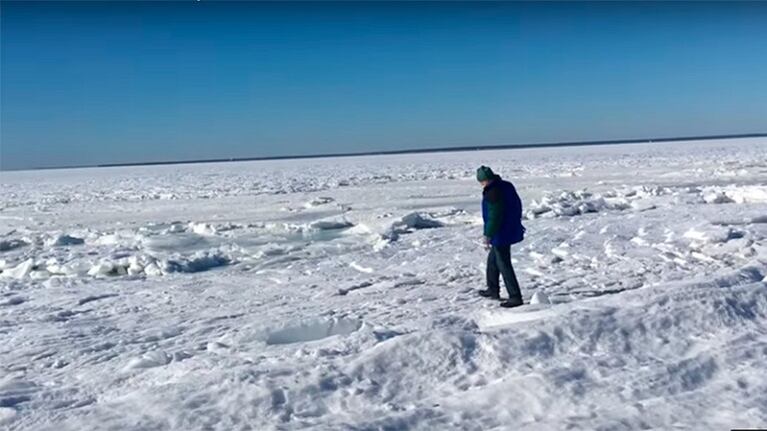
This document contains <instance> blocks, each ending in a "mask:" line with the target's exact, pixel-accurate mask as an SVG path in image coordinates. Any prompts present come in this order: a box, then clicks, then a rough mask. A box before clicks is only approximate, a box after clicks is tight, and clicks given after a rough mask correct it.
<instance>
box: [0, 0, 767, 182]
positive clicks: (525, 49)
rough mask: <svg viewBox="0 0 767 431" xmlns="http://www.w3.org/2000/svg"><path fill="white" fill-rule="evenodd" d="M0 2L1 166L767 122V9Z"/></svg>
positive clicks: (746, 129) (677, 131) (705, 129)
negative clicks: (0, 49)
mask: <svg viewBox="0 0 767 431" xmlns="http://www.w3.org/2000/svg"><path fill="white" fill-rule="evenodd" d="M0 8H1V9H2V10H1V11H0V19H1V20H2V22H1V23H0V24H1V27H0V32H1V34H0V36H2V38H1V41H0V43H1V44H2V46H1V48H2V52H1V53H0V55H1V59H0V60H1V62H0V72H1V73H0V85H1V86H2V87H1V88H0V90H1V93H0V102H1V104H0V126H1V129H0V132H1V135H0V139H1V140H2V141H1V142H0V167H1V168H2V169H19V168H31V167H44V166H70V165H88V164H97V163H126V162H143V161H157V160H191V159H204V158H228V157H258V156H274V155H294V154H295V155H299V154H318V153H339V152H358V151H371V150H397V149H411V148H429V147H448V146H464V145H492V144H513V143H535V142H550V141H577V140H599V139H624V138H635V137H653V136H656V137H660V136H683V135H706V134H726V133H751V132H764V131H767V3H702V4H693V3H642V4H627V3H599V4H596V3H538V4H529V3H527V4H521V3H285V4H274V3H271V4H259V3H220V2H205V1H202V2H162V3H152V2H145V3H140V2H84V3H65V2H62V3H57V2H54V3H36V2H20V3H12V2H3V3H2V5H1V6H0Z"/></svg>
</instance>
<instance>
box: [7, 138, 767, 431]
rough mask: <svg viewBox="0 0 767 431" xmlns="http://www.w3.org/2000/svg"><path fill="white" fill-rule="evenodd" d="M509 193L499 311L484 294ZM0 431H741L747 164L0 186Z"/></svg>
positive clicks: (594, 163) (628, 151) (762, 186)
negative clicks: (499, 204)
mask: <svg viewBox="0 0 767 431" xmlns="http://www.w3.org/2000/svg"><path fill="white" fill-rule="evenodd" d="M482 164H485V165H489V166H491V167H493V169H494V170H496V171H497V172H499V173H500V174H501V175H503V176H504V177H507V178H509V179H511V180H512V181H513V182H514V183H515V185H516V187H517V189H518V190H519V192H520V194H521V196H522V198H523V201H524V209H525V220H524V221H523V222H524V224H525V226H526V228H527V233H526V238H525V241H524V242H522V243H521V244H518V245H515V246H514V247H513V248H512V255H513V259H514V265H515V268H516V274H517V277H518V278H519V281H520V284H521V286H522V291H523V295H524V298H525V301H526V302H527V303H528V304H529V305H525V306H523V307H520V308H515V309H511V310H508V309H502V308H500V307H498V303H497V301H491V300H486V299H482V298H479V297H478V296H477V295H476V290H477V289H479V288H483V287H484V273H483V270H484V264H485V260H486V252H485V251H484V250H483V248H482V242H481V238H482V231H481V228H482V220H481V214H480V208H479V200H480V197H481V187H480V186H479V185H478V183H477V182H476V180H475V179H474V172H475V169H476V168H477V167H478V166H479V165H482ZM0 194H1V195H2V196H3V199H2V200H0V428H3V429H11V430H46V429H50V430H53V429H56V430H83V429H120V430H146V429H163V430H166V429H167V430H192V429H205V430H232V429H258V430H271V429H274V430H293V429H317V430H337V429H343V430H347V429H348V430H384V429H391V430H435V429H445V430H447V429H465V430H493V429H495V430H502V429H520V430H557V429H568V428H572V429H701V430H718V429H731V428H748V427H760V426H761V427H764V426H765V424H767V397H765V395H764V394H767V377H765V376H767V362H765V357H767V140H765V139H742V140H721V141H705V142H677V143H654V144H637V145H609V146H598V147H573V148H552V149H523V150H504V151H479V152H462V153H442V154H420V155H397V156H373V157H350V158H335V159H333V158H328V159H308V160H281V161H269V162H243V163H216V164H198V165H171V166H145V167H121V168H93V169H70V170H45V171H27V172H3V173H2V178H1V179H0Z"/></svg>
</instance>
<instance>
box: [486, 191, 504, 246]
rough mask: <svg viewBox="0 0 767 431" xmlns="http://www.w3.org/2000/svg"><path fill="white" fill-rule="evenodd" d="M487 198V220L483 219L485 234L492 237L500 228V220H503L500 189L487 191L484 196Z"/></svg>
mask: <svg viewBox="0 0 767 431" xmlns="http://www.w3.org/2000/svg"><path fill="white" fill-rule="evenodd" d="M485 199H486V200H487V220H486V221H485V236H486V237H489V238H492V237H493V235H495V234H496V233H498V230H499V229H500V228H501V222H502V221H503V210H504V208H503V200H502V199H501V191H500V190H498V188H497V187H496V188H493V189H490V190H488V191H487V195H486V196H485Z"/></svg>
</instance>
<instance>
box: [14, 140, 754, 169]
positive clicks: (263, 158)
mask: <svg viewBox="0 0 767 431" xmlns="http://www.w3.org/2000/svg"><path fill="white" fill-rule="evenodd" d="M745 138H767V133H739V134H724V135H703V136H679V137H660V138H659V137H655V138H635V139H614V140H591V141H565V142H541V143H528V144H496V145H463V146H459V147H439V148H416V149H410V150H381V151H362V152H348V153H327V154H295V155H282V156H261V157H259V156H255V157H230V158H215V159H193V160H160V161H150V162H125V163H98V164H90V165H69V166H43V167H31V168H21V169H0V172H8V171H38V170H53V169H83V168H114V167H126V166H159V165H184V164H202V163H223V162H252V161H268V160H291V159H295V160H300V159H319V158H332V157H359V156H385V155H397V154H424V153H443V152H460V151H490V150H510V149H526V148H556V147H579V146H589V145H610V144H642V143H655V142H677V141H705V140H715V139H745Z"/></svg>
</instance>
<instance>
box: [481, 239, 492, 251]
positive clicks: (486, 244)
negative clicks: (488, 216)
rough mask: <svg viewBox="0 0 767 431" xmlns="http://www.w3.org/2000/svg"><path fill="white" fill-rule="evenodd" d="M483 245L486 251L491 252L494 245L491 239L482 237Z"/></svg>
mask: <svg viewBox="0 0 767 431" xmlns="http://www.w3.org/2000/svg"><path fill="white" fill-rule="evenodd" d="M482 243H483V244H484V246H485V250H490V247H492V244H490V237H487V236H483V237H482Z"/></svg>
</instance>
